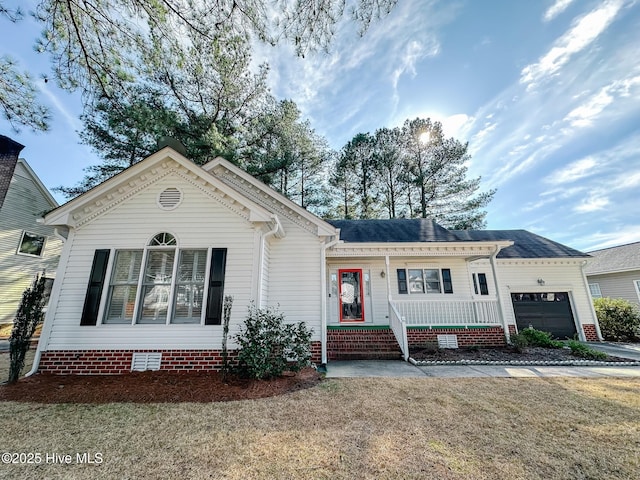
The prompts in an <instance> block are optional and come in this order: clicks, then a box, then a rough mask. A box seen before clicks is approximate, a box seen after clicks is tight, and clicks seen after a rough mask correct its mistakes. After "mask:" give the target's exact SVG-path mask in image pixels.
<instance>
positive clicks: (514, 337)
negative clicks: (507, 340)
mask: <svg viewBox="0 0 640 480" xmlns="http://www.w3.org/2000/svg"><path fill="white" fill-rule="evenodd" d="M511 345H512V346H513V348H515V350H516V352H518V353H522V352H523V351H524V349H525V348H527V347H528V346H529V340H528V339H527V337H526V336H525V335H523V334H522V332H520V333H512V334H511Z"/></svg>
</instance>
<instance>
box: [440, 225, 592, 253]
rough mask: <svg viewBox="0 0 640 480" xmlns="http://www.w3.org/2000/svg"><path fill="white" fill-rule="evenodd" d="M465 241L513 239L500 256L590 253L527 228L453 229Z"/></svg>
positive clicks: (501, 251)
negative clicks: (511, 243) (529, 230)
mask: <svg viewBox="0 0 640 480" xmlns="http://www.w3.org/2000/svg"><path fill="white" fill-rule="evenodd" d="M451 233H453V234H455V235H456V236H457V237H458V238H459V239H460V240H463V241H496V240H511V241H512V242H513V245H511V246H510V247H506V248H503V249H502V250H500V253H499V254H498V258H558V257H560V258H564V257H588V256H589V255H588V254H586V253H583V252H580V251H578V250H576V249H574V248H571V247H567V246H566V245H562V244H561V243H558V242H554V241H553V240H549V239H548V238H544V237H541V236H540V235H536V234H535V233H531V232H528V231H526V230H451Z"/></svg>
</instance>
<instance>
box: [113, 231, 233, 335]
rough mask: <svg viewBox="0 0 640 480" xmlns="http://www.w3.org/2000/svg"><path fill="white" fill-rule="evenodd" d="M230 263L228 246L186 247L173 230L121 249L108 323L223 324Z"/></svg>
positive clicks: (115, 254)
mask: <svg viewBox="0 0 640 480" xmlns="http://www.w3.org/2000/svg"><path fill="white" fill-rule="evenodd" d="M225 264H226V249H208V248H195V249H193V248H190V249H185V248H182V249H181V248H179V246H178V242H177V240H176V238H175V237H174V236H173V235H171V234H170V233H159V234H158V235H155V236H154V237H153V238H152V239H151V241H150V242H149V244H148V245H147V246H146V247H145V248H144V249H131V250H124V249H123V250H115V251H114V252H113V261H112V263H111V268H110V273H107V275H108V277H109V280H108V286H107V289H106V290H107V293H106V300H105V306H104V313H103V315H102V323H104V324H170V323H179V324H187V323H193V324H200V323H202V322H204V323H205V324H207V325H218V324H219V320H220V319H219V317H220V312H219V310H220V307H221V296H222V292H223V288H224V270H225ZM208 266H210V268H208ZM210 276H211V278H209V277H210ZM207 300H208V306H207ZM205 309H206V310H205Z"/></svg>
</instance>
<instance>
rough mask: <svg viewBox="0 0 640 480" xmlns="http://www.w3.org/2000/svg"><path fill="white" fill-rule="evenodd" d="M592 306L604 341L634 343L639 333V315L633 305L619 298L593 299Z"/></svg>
mask: <svg viewBox="0 0 640 480" xmlns="http://www.w3.org/2000/svg"><path fill="white" fill-rule="evenodd" d="M593 306H594V307H595V310H596V315H597V316H598V322H599V323H600V331H601V333H602V336H603V337H604V339H605V340H613V341H616V342H620V341H634V340H637V339H638V335H639V333H640V332H639V331H640V313H639V312H638V309H637V307H636V306H635V305H633V304H632V303H631V302H628V301H627V300H623V299H621V298H595V299H594V300H593Z"/></svg>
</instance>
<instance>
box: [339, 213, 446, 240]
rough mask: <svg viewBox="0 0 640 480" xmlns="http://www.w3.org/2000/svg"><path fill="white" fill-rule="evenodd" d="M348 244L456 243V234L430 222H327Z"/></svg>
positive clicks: (414, 220) (391, 220) (410, 220)
mask: <svg viewBox="0 0 640 480" xmlns="http://www.w3.org/2000/svg"><path fill="white" fill-rule="evenodd" d="M327 221H328V222H329V223H330V224H331V225H333V226H334V227H336V228H339V229H340V240H343V241H345V242H376V243H377V242H383V243H384V242H457V241H458V239H457V238H456V236H455V235H454V234H452V233H451V232H449V230H447V229H446V228H444V227H441V226H440V225H438V224H437V223H436V222H434V221H433V220H431V219H429V218H394V219H390V220H327Z"/></svg>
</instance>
